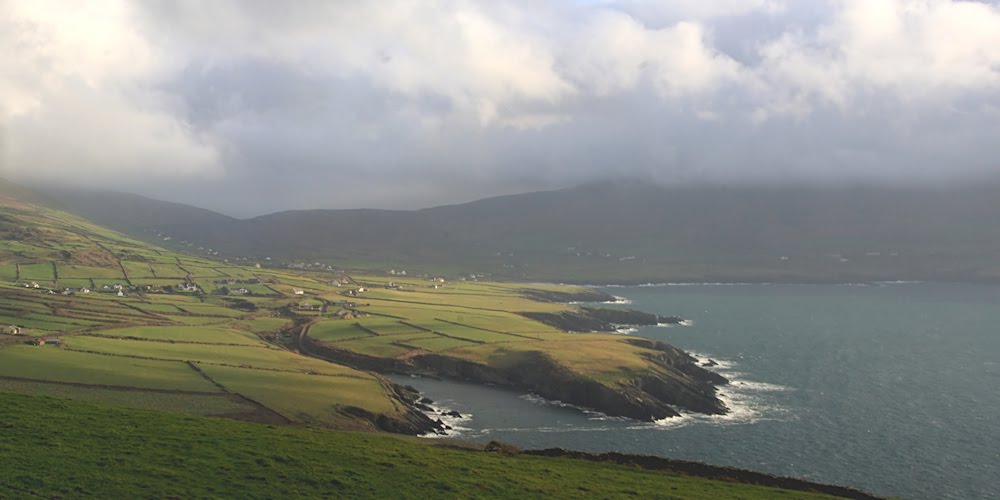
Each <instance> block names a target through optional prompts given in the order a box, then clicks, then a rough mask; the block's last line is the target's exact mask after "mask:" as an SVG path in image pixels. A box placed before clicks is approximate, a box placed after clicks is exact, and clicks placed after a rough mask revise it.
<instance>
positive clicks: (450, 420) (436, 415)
mask: <svg viewBox="0 0 1000 500" xmlns="http://www.w3.org/2000/svg"><path fill="white" fill-rule="evenodd" d="M445 403H447V402H445ZM427 406H428V407H430V408H431V411H426V410H424V411H422V413H423V414H424V415H427V418H429V419H431V420H440V421H441V422H442V423H443V424H444V425H446V426H448V427H451V429H446V430H444V431H442V432H441V433H435V432H428V433H426V434H421V435H420V437H423V438H428V439H438V438H453V437H456V436H459V435H461V434H464V433H467V432H470V431H472V430H473V429H472V428H471V427H466V426H465V425H463V424H467V423H468V422H471V421H472V414H471V413H460V414H461V415H462V416H461V417H455V416H452V415H445V414H446V413H449V412H451V411H452V410H454V408H450V407H448V406H446V404H442V403H441V402H434V403H432V404H429V405H427Z"/></svg>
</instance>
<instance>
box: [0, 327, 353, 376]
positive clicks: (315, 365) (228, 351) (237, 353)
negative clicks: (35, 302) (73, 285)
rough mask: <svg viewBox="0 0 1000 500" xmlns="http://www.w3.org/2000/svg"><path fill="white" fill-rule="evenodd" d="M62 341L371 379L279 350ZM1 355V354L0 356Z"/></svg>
mask: <svg viewBox="0 0 1000 500" xmlns="http://www.w3.org/2000/svg"><path fill="white" fill-rule="evenodd" d="M65 340H66V345H67V347H68V348H72V349H76V350H81V351H95V352H100V353H105V354H113V355H117V356H139V357H143V358H154V359H162V360H171V361H198V362H203V363H206V364H209V363H211V364H219V365H232V366H249V367H255V368H263V369H271V370H291V371H299V372H315V373H324V374H329V375H344V374H348V375H357V376H363V377H368V378H371V376H370V375H366V374H363V373H362V372H357V371H355V370H353V369H351V368H347V367H346V366H342V365H337V364H334V363H328V362H326V361H322V360H318V359H315V358H309V357H306V356H300V355H298V354H294V353H292V352H289V351H286V350H284V349H278V348H264V347H249V346H219V345H203V344H181V343H176V344H170V343H164V342H144V341H141V340H118V339H107V338H98V337H80V336H77V337H67V338H66V339H65ZM2 352H3V351H0V353H2ZM122 359H128V358H122Z"/></svg>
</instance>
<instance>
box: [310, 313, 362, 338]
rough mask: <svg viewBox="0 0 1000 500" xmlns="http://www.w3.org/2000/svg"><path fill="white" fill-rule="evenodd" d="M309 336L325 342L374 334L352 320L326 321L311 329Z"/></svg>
mask: <svg viewBox="0 0 1000 500" xmlns="http://www.w3.org/2000/svg"><path fill="white" fill-rule="evenodd" d="M309 336H310V337H312V338H314V339H316V340H321V341H324V342H338V341H341V340H349V339H359V338H365V337H371V336H372V334H371V333H370V332H368V331H366V330H365V329H363V328H361V327H359V326H358V324H357V323H355V322H354V321H350V320H333V319H332V320H324V321H320V322H318V323H316V324H314V325H312V326H311V327H310V328H309Z"/></svg>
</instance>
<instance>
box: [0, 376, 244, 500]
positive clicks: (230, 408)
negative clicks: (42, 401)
mask: <svg viewBox="0 0 1000 500" xmlns="http://www.w3.org/2000/svg"><path fill="white" fill-rule="evenodd" d="M0 392H13V393H18V394H35V395H43V396H50V397H56V398H63V399H72V400H75V401H85V402H91V403H100V404H108V405H116V406H125V407H128V408H139V409H144V410H157V411H168V412H173V413H189V414H193V415H206V416H223V415H233V414H237V413H243V412H252V411H254V410H256V407H254V406H253V405H251V404H249V403H248V402H246V401H242V400H240V399H239V398H236V397H233V396H232V395H229V394H223V393H218V394H182V393H169V392H151V391H146V390H142V389H131V390H121V389H109V388H104V387H82V386H79V385H69V384H61V383H53V382H36V381H26V380H14V379H6V378H0ZM0 498H2V496H0Z"/></svg>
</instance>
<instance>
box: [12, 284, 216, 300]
mask: <svg viewBox="0 0 1000 500" xmlns="http://www.w3.org/2000/svg"><path fill="white" fill-rule="evenodd" d="M21 286H22V287H23V288H28V289H33V290H38V291H40V292H42V293H46V294H49V295H75V294H78V293H81V294H88V293H94V292H99V293H111V294H115V295H117V296H119V297H126V296H127V295H128V294H129V293H174V292H181V293H197V292H201V288H200V287H199V286H198V285H197V284H195V283H192V282H189V281H185V282H181V283H179V284H177V285H172V286H171V285H168V286H160V285H136V286H131V285H123V284H121V283H115V284H111V285H102V286H100V287H93V288H91V287H79V288H69V287H65V288H62V289H61V290H60V289H56V288H49V287H46V286H42V285H41V284H39V283H38V282H35V281H31V282H25V283H21Z"/></svg>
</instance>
